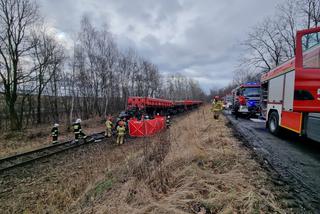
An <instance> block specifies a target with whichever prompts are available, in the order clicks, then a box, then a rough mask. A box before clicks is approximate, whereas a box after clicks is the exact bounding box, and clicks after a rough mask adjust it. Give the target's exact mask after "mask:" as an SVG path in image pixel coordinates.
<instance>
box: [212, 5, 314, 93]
mask: <svg viewBox="0 0 320 214" xmlns="http://www.w3.org/2000/svg"><path fill="white" fill-rule="evenodd" d="M319 25H320V0H287V1H285V2H284V3H282V4H279V5H278V6H277V10H276V12H275V14H273V15H272V16H270V17H267V18H265V19H264V20H263V21H262V22H261V23H258V24H257V25H256V26H254V27H253V28H252V30H251V31H250V32H249V34H248V36H247V39H246V40H245V41H243V42H242V43H241V44H240V45H242V46H243V47H244V48H245V53H243V54H242V55H241V58H239V62H240V63H239V65H238V67H237V69H236V71H235V72H234V79H233V82H232V83H230V85H229V86H227V87H226V88H224V89H219V90H212V92H211V94H216V93H220V94H221V93H223V92H226V91H230V89H233V88H235V87H236V86H237V85H239V84H241V83H244V82H249V81H259V80H260V77H261V75H262V74H263V73H266V72H268V71H270V70H271V69H273V68H274V67H276V66H278V65H280V64H282V63H283V62H285V61H287V60H289V59H291V58H293V57H294V56H295V48H296V45H295V39H296V31H297V30H301V29H309V28H313V27H318V26H319Z"/></svg>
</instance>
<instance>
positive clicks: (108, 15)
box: [38, 0, 283, 91]
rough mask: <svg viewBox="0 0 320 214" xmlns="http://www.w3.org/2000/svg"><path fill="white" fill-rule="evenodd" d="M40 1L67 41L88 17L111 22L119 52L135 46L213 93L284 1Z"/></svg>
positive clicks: (226, 80)
mask: <svg viewBox="0 0 320 214" xmlns="http://www.w3.org/2000/svg"><path fill="white" fill-rule="evenodd" d="M38 1H39V4H40V9H41V11H42V13H43V15H44V16H45V17H46V21H48V22H49V23H50V25H51V26H52V27H53V28H55V29H56V30H57V32H58V33H59V35H60V37H61V39H62V40H65V41H66V42H67V43H68V41H70V39H71V38H72V37H74V35H75V34H76V32H77V31H78V30H79V23H80V19H81V16H82V15H83V14H86V15H88V16H89V17H91V19H92V21H93V22H94V23H95V24H97V25H101V24H103V23H108V25H109V29H110V31H111V32H112V33H113V35H114V37H115V39H116V41H117V43H118V45H119V47H120V48H128V47H132V48H135V49H136V50H137V52H138V54H139V55H142V56H144V57H146V58H148V59H150V60H151V61H152V62H153V63H154V64H156V65H157V66H158V67H159V70H160V72H162V73H176V72H179V73H181V74H184V75H185V76H188V77H192V78H194V79H196V80H198V81H199V83H200V85H201V87H202V88H203V89H205V90H206V91H208V89H209V88H220V87H223V86H226V85H227V84H228V83H229V82H230V81H231V80H232V73H233V71H234V70H235V67H236V65H237V63H238V61H237V60H238V58H239V55H241V54H242V50H241V46H240V45H239V42H240V41H241V40H243V39H245V38H246V34H247V33H248V31H250V28H251V27H252V26H254V25H255V24H257V23H258V22H260V21H262V20H263V19H264V18H265V17H266V16H270V15H272V14H274V13H275V10H276V5H277V4H279V3H280V2H282V1H283V0H38ZM66 45H68V44H66ZM69 45H71V44H69Z"/></svg>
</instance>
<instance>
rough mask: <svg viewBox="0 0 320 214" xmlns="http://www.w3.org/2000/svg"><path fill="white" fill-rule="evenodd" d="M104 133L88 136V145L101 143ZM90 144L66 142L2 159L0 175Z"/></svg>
mask: <svg viewBox="0 0 320 214" xmlns="http://www.w3.org/2000/svg"><path fill="white" fill-rule="evenodd" d="M104 137H105V136H104V132H99V133H95V134H92V135H89V136H88V141H89V142H88V143H90V142H94V141H99V140H102V139H103V138H104ZM88 143H84V142H81V141H80V142H79V143H74V142H73V141H66V142H62V143H58V144H52V145H49V146H45V147H42V148H40V149H36V150H32V151H29V152H24V153H20V154H17V155H12V156H9V157H6V158H3V159H0V173H2V172H4V171H7V170H9V169H13V168H15V167H18V166H23V165H26V164H29V163H32V162H34V161H36V160H40V159H43V158H46V157H49V156H52V155H55V154H58V153H61V152H64V151H67V150H69V149H73V148H76V147H79V146H82V145H85V144H88Z"/></svg>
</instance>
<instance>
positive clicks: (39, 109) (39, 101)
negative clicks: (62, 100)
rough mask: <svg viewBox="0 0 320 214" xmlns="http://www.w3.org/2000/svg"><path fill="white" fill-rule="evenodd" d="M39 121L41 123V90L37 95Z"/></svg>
mask: <svg viewBox="0 0 320 214" xmlns="http://www.w3.org/2000/svg"><path fill="white" fill-rule="evenodd" d="M37 123H38V124H40V123H41V92H40V91H39V93H38V95H37Z"/></svg>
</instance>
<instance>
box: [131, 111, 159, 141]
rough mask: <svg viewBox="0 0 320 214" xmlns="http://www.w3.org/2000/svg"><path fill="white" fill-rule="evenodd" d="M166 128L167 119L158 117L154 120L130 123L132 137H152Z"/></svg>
mask: <svg viewBox="0 0 320 214" xmlns="http://www.w3.org/2000/svg"><path fill="white" fill-rule="evenodd" d="M164 127H165V118H164V117H160V116H157V117H156V118H155V119H152V120H137V119H131V120H130V121H129V134H130V136H132V137H144V136H151V135H154V134H155V133H158V132H159V131H161V130H162V129H163V128H164Z"/></svg>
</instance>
